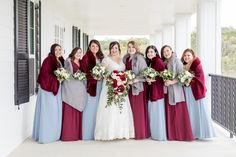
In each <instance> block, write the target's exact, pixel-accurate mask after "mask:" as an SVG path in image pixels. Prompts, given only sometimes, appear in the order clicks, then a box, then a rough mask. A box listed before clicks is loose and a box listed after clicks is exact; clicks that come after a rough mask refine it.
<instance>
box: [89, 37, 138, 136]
mask: <svg viewBox="0 0 236 157" xmlns="http://www.w3.org/2000/svg"><path fill="white" fill-rule="evenodd" d="M109 52H110V54H109V56H108V57H106V58H104V59H103V61H102V64H103V65H104V66H105V67H106V68H107V69H108V70H109V72H112V71H113V70H118V71H124V70H125V65H124V63H123V62H122V60H121V58H120V44H119V43H118V42H116V41H114V42H111V43H110V45H109ZM107 91H108V88H107V86H106V81H104V82H103V87H102V91H101V95H100V100H99V104H98V111H97V119H96V127H95V133H94V136H95V140H114V139H129V138H134V124H133V115H132V111H131V107H130V102H129V98H128V96H126V97H125V102H123V109H122V113H120V110H119V108H118V107H117V106H116V105H115V104H112V105H111V106H108V107H105V106H106V105H107Z"/></svg>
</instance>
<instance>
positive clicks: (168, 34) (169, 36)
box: [162, 25, 175, 51]
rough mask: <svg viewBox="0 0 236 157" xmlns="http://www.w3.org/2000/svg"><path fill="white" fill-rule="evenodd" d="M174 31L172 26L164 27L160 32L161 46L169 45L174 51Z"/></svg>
mask: <svg viewBox="0 0 236 157" xmlns="http://www.w3.org/2000/svg"><path fill="white" fill-rule="evenodd" d="M174 32H175V29H174V25H164V26H163V32H162V44H163V45H169V46H171V47H172V49H173V50H174V51H175V33H174Z"/></svg>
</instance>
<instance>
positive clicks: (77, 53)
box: [75, 49, 83, 60]
mask: <svg viewBox="0 0 236 157" xmlns="http://www.w3.org/2000/svg"><path fill="white" fill-rule="evenodd" d="M82 57H83V52H82V50H81V49H78V50H77V52H76V53H75V59H77V60H80V59H81V58H82Z"/></svg>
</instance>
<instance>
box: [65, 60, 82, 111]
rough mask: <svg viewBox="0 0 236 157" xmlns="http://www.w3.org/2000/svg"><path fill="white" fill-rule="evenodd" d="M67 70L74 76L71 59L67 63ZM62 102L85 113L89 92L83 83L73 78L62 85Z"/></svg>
mask: <svg viewBox="0 0 236 157" xmlns="http://www.w3.org/2000/svg"><path fill="white" fill-rule="evenodd" d="M65 69H66V70H67V71H69V73H70V74H71V75H72V74H73V68H72V64H71V59H70V58H68V59H67V60H66V61H65ZM62 101H64V102H65V103H67V104H68V105H70V106H72V107H73V108H75V109H77V110H79V111H83V110H84V107H85V105H86V103H87V92H86V87H85V83H84V82H83V81H79V80H74V78H73V77H71V78H70V79H69V80H65V81H63V83H62Z"/></svg>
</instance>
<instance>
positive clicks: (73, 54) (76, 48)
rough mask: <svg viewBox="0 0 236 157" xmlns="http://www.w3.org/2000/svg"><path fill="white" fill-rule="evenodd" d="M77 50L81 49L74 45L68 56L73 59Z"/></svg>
mask: <svg viewBox="0 0 236 157" xmlns="http://www.w3.org/2000/svg"><path fill="white" fill-rule="evenodd" d="M78 50H81V51H82V49H81V48H79V47H75V48H74V49H73V50H72V51H71V53H70V54H69V57H70V58H71V60H72V61H73V60H74V59H75V54H76V53H77V51H78Z"/></svg>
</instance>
